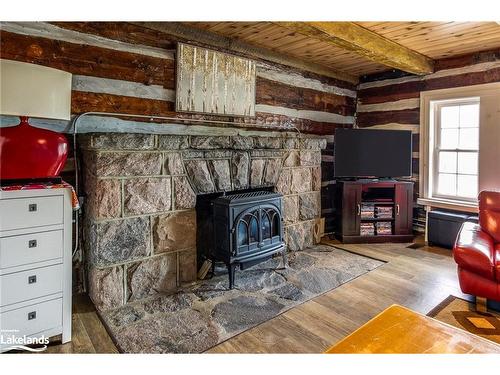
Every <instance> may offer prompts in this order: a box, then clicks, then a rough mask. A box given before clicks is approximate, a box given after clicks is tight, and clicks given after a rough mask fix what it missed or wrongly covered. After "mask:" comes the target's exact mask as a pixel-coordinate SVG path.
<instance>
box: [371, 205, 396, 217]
mask: <svg viewBox="0 0 500 375" xmlns="http://www.w3.org/2000/svg"><path fill="white" fill-rule="evenodd" d="M392 212H393V208H392V206H376V207H375V213H376V215H377V218H381V219H392V217H393V216H392Z"/></svg>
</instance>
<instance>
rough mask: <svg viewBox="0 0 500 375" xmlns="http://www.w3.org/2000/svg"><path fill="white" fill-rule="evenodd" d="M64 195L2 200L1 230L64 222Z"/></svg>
mask: <svg viewBox="0 0 500 375" xmlns="http://www.w3.org/2000/svg"><path fill="white" fill-rule="evenodd" d="M63 201H64V198H63V196H62V195H56V196H47V197H34V198H14V199H2V200H0V230H1V231H6V230H12V229H22V228H30V227H39V226H43V225H54V224H62V222H63Z"/></svg>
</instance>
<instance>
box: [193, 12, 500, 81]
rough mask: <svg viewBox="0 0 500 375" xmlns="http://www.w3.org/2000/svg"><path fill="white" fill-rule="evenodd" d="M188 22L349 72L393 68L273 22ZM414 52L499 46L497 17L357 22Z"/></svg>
mask: <svg viewBox="0 0 500 375" xmlns="http://www.w3.org/2000/svg"><path fill="white" fill-rule="evenodd" d="M185 24H186V25H189V26H191V27H194V28H197V29H202V30H206V31H210V32H212V33H215V34H219V35H222V36H225V37H230V38H235V39H238V40H241V41H244V42H246V43H249V44H253V45H256V46H259V47H262V48H266V49H270V50H273V51H275V52H279V53H282V54H284V55H288V56H292V57H295V58H299V59H303V60H308V61H311V62H313V63H316V64H319V65H322V66H325V67H327V68H329V69H332V70H338V71H341V72H344V73H347V74H350V75H353V76H361V75H366V74H372V73H377V72H382V71H387V70H389V69H391V67H390V66H387V65H384V64H382V63H379V62H375V61H372V60H370V59H368V58H366V57H363V56H361V55H360V54H358V53H356V52H351V51H348V50H346V49H344V48H341V47H338V46H336V45H335V44H333V43H329V42H327V41H324V40H320V39H319V38H315V37H311V36H307V35H304V34H303V33H300V32H298V31H297V29H295V30H294V29H293V28H290V27H285V26H284V25H282V24H276V23H272V22H186V23H185ZM356 24H357V25H359V26H362V27H363V28H365V29H367V30H369V31H371V32H374V33H376V34H379V35H380V36H382V37H384V38H386V39H388V40H390V41H393V42H396V43H398V44H400V45H401V46H403V47H406V48H408V49H410V50H412V51H415V52H416V53H418V54H421V55H424V56H427V57H429V58H431V59H439V58H444V57H450V56H457V55H461V54H467V53H472V52H476V51H483V50H491V49H496V48H500V25H499V24H497V23H496V22H356Z"/></svg>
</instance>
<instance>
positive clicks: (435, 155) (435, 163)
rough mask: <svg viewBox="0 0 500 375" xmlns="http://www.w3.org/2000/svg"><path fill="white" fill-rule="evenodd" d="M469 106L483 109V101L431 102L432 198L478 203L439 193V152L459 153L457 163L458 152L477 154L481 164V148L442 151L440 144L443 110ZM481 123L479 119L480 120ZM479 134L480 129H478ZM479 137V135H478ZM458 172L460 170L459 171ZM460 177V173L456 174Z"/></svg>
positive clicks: (474, 199) (466, 198)
mask: <svg viewBox="0 0 500 375" xmlns="http://www.w3.org/2000/svg"><path fill="white" fill-rule="evenodd" d="M468 104H479V106H480V107H481V100H480V98H479V97H477V96H476V97H472V98H461V99H448V100H440V101H436V102H431V107H432V113H430V116H432V115H433V117H434V118H433V121H432V123H431V124H430V127H431V128H432V129H430V132H433V133H434V138H433V139H434V141H433V142H432V143H431V145H432V146H433V147H432V149H431V147H429V151H430V155H429V160H431V163H430V164H429V167H430V173H429V178H430V181H429V186H431V187H432V189H430V191H429V196H430V197H431V198H437V199H446V200H452V201H456V202H458V203H464V202H472V203H474V202H477V198H468V197H460V196H456V195H446V194H439V193H438V192H437V191H438V175H439V152H442V151H451V152H457V162H458V152H473V153H476V154H477V156H478V158H477V160H478V163H479V146H478V149H477V150H469V149H460V148H457V149H449V150H448V149H441V148H440V144H441V132H440V130H441V120H440V119H439V115H440V114H441V109H442V108H443V107H449V106H456V105H468ZM478 121H479V119H478ZM478 132H479V129H478ZM478 137H479V134H478ZM457 172H458V170H457ZM477 172H478V173H477V185H478V186H477V188H478V189H479V165H478V168H477ZM456 175H457V177H458V173H457V174H456Z"/></svg>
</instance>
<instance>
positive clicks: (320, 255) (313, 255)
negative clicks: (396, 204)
mask: <svg viewBox="0 0 500 375" xmlns="http://www.w3.org/2000/svg"><path fill="white" fill-rule="evenodd" d="M289 258H290V259H289V267H288V268H286V269H283V268H281V264H280V259H279V258H274V259H270V260H268V261H266V262H265V263H261V264H259V265H256V266H254V267H252V268H249V269H247V270H245V271H244V272H239V273H237V274H236V287H235V289H232V290H228V289H227V277H226V275H225V269H223V268H221V269H220V270H219V269H218V270H216V271H217V272H216V276H214V277H213V278H212V279H210V280H204V281H202V282H200V283H199V284H196V285H192V286H190V287H187V288H184V289H181V290H179V291H177V292H176V293H171V294H165V293H164V294H158V295H156V296H154V297H150V298H147V299H142V300H140V301H137V302H132V303H129V304H127V305H125V306H122V307H119V308H115V309H110V310H106V311H103V312H101V317H102V319H103V320H104V322H105V324H106V326H107V327H108V330H109V332H110V333H111V335H112V337H113V339H114V342H115V343H116V344H117V346H118V348H119V350H120V351H122V352H125V353H200V352H203V351H206V350H208V349H210V348H211V347H213V346H215V345H217V344H218V343H220V342H222V341H224V340H227V339H229V338H231V337H232V336H235V335H237V334H238V333H241V332H242V331H245V330H247V329H249V328H251V327H253V326H256V325H258V324H260V323H263V322H265V321H266V320H269V319H272V318H274V317H275V316H277V315H279V314H281V313H283V312H285V311H286V310H289V309H291V308H292V307H294V306H297V305H298V304H300V303H302V302H304V301H307V300H309V299H311V298H313V297H315V296H317V295H319V294H322V293H324V292H327V291H329V290H331V289H333V288H336V287H338V286H339V285H342V284H344V283H346V282H348V281H350V280H352V279H354V278H356V277H358V276H360V275H362V274H364V273H366V272H369V271H371V270H373V269H375V268H377V267H378V266H380V265H382V264H383V262H381V261H378V260H374V259H371V258H367V257H363V256H361V255H356V254H353V253H349V252H347V251H344V250H341V249H337V248H334V247H331V246H325V245H319V246H315V247H313V248H310V249H307V250H304V251H299V252H294V253H292V254H290V257H289Z"/></svg>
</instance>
